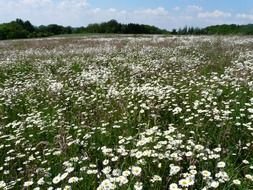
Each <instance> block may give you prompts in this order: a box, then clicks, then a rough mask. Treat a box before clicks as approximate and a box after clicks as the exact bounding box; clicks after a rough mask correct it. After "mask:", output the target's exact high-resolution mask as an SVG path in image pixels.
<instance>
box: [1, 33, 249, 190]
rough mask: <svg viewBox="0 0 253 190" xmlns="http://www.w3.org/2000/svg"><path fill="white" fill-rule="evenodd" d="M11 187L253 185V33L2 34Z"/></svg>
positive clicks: (7, 183)
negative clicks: (30, 36)
mask: <svg viewBox="0 0 253 190" xmlns="http://www.w3.org/2000/svg"><path fill="white" fill-rule="evenodd" d="M0 189H4V190H7V189H17V190H21V189H24V190H25V189H27V190H44V189H45V190H70V189H73V190H76V189H77V190H79V189H80V190H93V189H94V190H96V189H97V190H113V189H122V190H142V189H145V190H149V189H150V190H160V189H161V190H208V189H221V190H252V189H253V39H252V38H251V37H236V36H230V37H216V36H199V37H193V36H177V37H175V36H167V37H165V36H138V37H134V36H121V37H120V36H118V37H113V36H108V37H106V36H104V37H99V36H86V37H85V36H84V37H81V36H80V37H78V36H76V37H71V38H68V37H56V38H45V39H32V40H11V41H0Z"/></svg>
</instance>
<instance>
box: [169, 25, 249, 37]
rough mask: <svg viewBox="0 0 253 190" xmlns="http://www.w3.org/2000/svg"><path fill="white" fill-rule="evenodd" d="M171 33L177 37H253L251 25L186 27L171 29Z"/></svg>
mask: <svg viewBox="0 0 253 190" xmlns="http://www.w3.org/2000/svg"><path fill="white" fill-rule="evenodd" d="M171 33H172V34H179V35H253V24H247V25H236V24H222V25H214V26H207V27H205V28H198V27H187V26H186V27H184V28H179V29H178V30H176V29H173V30H172V32H171Z"/></svg>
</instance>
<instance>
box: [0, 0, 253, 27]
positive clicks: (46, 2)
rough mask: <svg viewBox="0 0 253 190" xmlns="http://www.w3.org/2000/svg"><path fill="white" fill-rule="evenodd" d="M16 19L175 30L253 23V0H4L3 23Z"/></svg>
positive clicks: (1, 7) (0, 16)
mask: <svg viewBox="0 0 253 190" xmlns="http://www.w3.org/2000/svg"><path fill="white" fill-rule="evenodd" d="M16 18H21V19H23V20H29V21H30V22H31V23H32V24H34V25H37V26H38V25H42V24H44V25H47V24H53V23H54V24H61V25H64V26H74V27H77V26H87V25H88V24H90V23H97V22H104V21H108V20H110V19H116V20H117V21H119V22H122V23H130V22H133V23H141V24H150V25H155V26H158V27H160V28H164V29H169V30H171V29H173V28H177V29H178V28H182V27H184V26H194V27H205V26H208V25H215V24H232V23H233V24H248V23H253V0H125V1H123V0H0V23H3V22H9V21H11V20H15V19H16Z"/></svg>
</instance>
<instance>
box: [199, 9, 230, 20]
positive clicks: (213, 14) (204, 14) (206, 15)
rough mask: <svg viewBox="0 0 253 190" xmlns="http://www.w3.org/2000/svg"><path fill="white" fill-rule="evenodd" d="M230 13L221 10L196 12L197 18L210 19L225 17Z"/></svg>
mask: <svg viewBox="0 0 253 190" xmlns="http://www.w3.org/2000/svg"><path fill="white" fill-rule="evenodd" d="M231 16H232V14H231V13H229V12H223V11H220V10H214V11H212V12H208V11H206V12H200V13H198V17H199V18H211V19H215V18H226V17H231Z"/></svg>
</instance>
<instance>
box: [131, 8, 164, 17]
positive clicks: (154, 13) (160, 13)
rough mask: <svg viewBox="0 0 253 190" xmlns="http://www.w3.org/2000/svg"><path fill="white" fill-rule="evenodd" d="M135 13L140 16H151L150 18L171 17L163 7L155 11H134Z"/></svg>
mask: <svg viewBox="0 0 253 190" xmlns="http://www.w3.org/2000/svg"><path fill="white" fill-rule="evenodd" d="M134 13H135V14H140V15H150V16H168V15H169V12H168V11H167V10H166V9H165V8H163V7H158V8H155V9H142V10H136V11H134Z"/></svg>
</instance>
